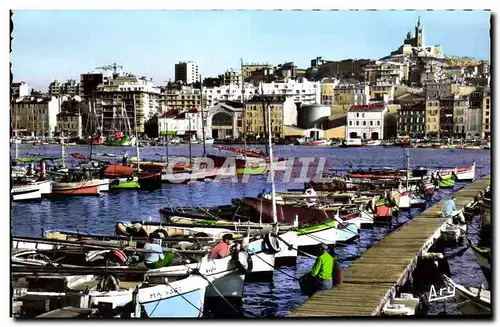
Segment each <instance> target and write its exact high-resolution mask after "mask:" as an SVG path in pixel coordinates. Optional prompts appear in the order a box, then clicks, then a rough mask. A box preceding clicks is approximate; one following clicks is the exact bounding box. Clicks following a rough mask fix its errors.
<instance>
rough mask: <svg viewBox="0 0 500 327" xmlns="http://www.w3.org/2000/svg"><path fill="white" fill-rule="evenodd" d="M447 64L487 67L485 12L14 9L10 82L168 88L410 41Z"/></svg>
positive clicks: (380, 53) (368, 54)
mask: <svg viewBox="0 0 500 327" xmlns="http://www.w3.org/2000/svg"><path fill="white" fill-rule="evenodd" d="M419 15H420V16H421V24H422V25H423V27H424V43H425V45H437V44H439V45H440V46H441V48H442V50H443V51H444V53H445V54H447V55H453V56H468V57H473V58H476V59H483V60H489V59H490V12H487V11H259V10H257V11H187V10H186V11H167V10H163V11H160V10H158V11H111V10H99V11H97V10H96V11H92V10H59V11H57V10H16V11H14V14H13V22H14V29H13V31H12V37H13V40H12V53H11V62H12V73H13V75H14V81H26V82H28V83H29V84H30V85H31V86H32V87H33V88H35V89H37V90H46V89H47V87H48V84H49V83H50V82H51V81H52V80H54V79H57V80H60V81H65V80H66V79H69V78H73V79H79V78H80V74H81V73H85V72H90V71H93V70H94V68H96V67H99V66H105V65H109V64H112V63H114V62H116V63H117V64H119V65H122V66H123V70H124V71H125V72H131V73H133V74H135V75H137V76H147V77H151V78H153V80H154V82H155V83H156V84H165V82H166V81H168V80H169V79H172V80H173V79H174V65H175V63H177V62H179V61H194V62H196V63H197V64H198V66H199V70H200V73H201V74H202V75H203V77H209V76H217V75H219V74H222V73H223V72H224V71H226V70H228V69H231V68H233V69H239V67H240V59H241V58H242V59H243V61H244V62H245V63H247V62H248V63H250V62H268V63H272V64H274V65H277V64H279V63H284V62H288V61H294V62H295V63H296V64H297V65H298V66H299V67H300V68H307V67H309V65H310V60H311V59H314V58H316V57H318V56H321V57H323V59H326V60H342V59H348V58H371V59H378V58H381V57H384V56H386V55H389V54H390V52H391V51H394V50H396V49H397V48H398V47H399V46H400V45H401V44H402V42H403V40H404V39H405V37H406V34H407V33H408V31H411V32H412V35H413V34H414V27H415V25H416V22H417V18H418V16H419Z"/></svg>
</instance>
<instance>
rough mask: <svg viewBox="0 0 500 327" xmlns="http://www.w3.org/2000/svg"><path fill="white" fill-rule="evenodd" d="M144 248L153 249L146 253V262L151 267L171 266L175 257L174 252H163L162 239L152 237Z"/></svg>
mask: <svg viewBox="0 0 500 327" xmlns="http://www.w3.org/2000/svg"><path fill="white" fill-rule="evenodd" d="M157 242H158V243H157ZM144 250H149V251H151V252H149V253H145V254H144V262H145V264H146V267H148V268H149V269H157V268H162V267H166V266H170V265H171V264H172V261H173V260H174V257H175V255H174V253H173V252H167V253H165V254H164V253H163V249H162V247H161V239H154V238H152V237H150V238H149V242H148V243H146V244H145V245H144Z"/></svg>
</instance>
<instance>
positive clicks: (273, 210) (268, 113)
mask: <svg viewBox="0 0 500 327" xmlns="http://www.w3.org/2000/svg"><path fill="white" fill-rule="evenodd" d="M269 108H270V106H267V118H268V120H269V126H270V125H271V124H270V122H271V109H269ZM263 109H264V108H263ZM270 131H271V129H270V128H269V130H268V133H267V141H268V146H269V174H270V177H271V198H272V207H271V216H272V218H273V223H274V224H275V225H277V224H278V217H277V215H276V190H275V187H274V167H273V166H274V165H273V146H272V138H271V132H270Z"/></svg>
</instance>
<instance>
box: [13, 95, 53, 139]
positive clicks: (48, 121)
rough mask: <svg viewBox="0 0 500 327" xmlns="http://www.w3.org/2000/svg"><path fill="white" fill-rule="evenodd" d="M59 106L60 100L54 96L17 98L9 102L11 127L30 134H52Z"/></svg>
mask: <svg viewBox="0 0 500 327" xmlns="http://www.w3.org/2000/svg"><path fill="white" fill-rule="evenodd" d="M59 108H60V101H59V100H58V99H56V98H55V97H51V98H36V97H24V98H18V99H16V100H15V101H13V102H12V103H11V110H12V128H13V129H14V130H15V131H19V132H20V133H23V134H27V135H31V136H53V135H54V132H55V130H56V126H57V114H58V113H59ZM16 133H17V132H16Z"/></svg>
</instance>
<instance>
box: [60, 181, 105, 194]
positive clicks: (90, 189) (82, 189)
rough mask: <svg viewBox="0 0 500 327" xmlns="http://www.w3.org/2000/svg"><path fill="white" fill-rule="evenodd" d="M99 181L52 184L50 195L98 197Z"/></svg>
mask: <svg viewBox="0 0 500 327" xmlns="http://www.w3.org/2000/svg"><path fill="white" fill-rule="evenodd" d="M99 185H100V181H98V180H97V181H88V182H80V183H54V185H53V186H52V195H69V196H75V195H100V194H101V193H100V191H99Z"/></svg>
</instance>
